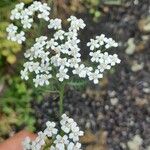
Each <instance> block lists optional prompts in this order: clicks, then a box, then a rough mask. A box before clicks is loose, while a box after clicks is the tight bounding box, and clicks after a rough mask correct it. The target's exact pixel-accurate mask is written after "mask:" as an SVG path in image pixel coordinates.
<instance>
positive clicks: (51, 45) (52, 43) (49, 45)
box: [46, 39, 58, 49]
mask: <svg viewBox="0 0 150 150" xmlns="http://www.w3.org/2000/svg"><path fill="white" fill-rule="evenodd" d="M56 46H58V43H57V42H56V41H55V40H54V39H51V40H50V41H47V44H46V48H47V49H49V48H51V49H55V48H56Z"/></svg>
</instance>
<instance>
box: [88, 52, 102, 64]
mask: <svg viewBox="0 0 150 150" xmlns="http://www.w3.org/2000/svg"><path fill="white" fill-rule="evenodd" d="M89 55H90V56H91V61H92V62H99V59H100V57H101V55H102V54H101V51H100V50H98V51H96V52H90V54H89Z"/></svg>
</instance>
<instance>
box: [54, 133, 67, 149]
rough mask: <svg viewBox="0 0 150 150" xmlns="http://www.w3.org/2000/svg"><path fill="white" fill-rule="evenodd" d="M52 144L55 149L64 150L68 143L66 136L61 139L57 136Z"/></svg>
mask: <svg viewBox="0 0 150 150" xmlns="http://www.w3.org/2000/svg"><path fill="white" fill-rule="evenodd" d="M54 143H55V144H56V148H58V149H59V150H65V145H67V144H68V143H69V141H68V136H67V135H64V136H63V137H62V136H60V135H57V136H56V140H55V141H54Z"/></svg>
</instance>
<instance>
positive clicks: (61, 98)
mask: <svg viewBox="0 0 150 150" xmlns="http://www.w3.org/2000/svg"><path fill="white" fill-rule="evenodd" d="M64 88H65V84H62V85H61V86H60V91H59V115H60V117H61V115H62V114H63V111H64V110H63V107H64V105H63V99H64Z"/></svg>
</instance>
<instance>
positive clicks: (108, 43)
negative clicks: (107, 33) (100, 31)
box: [105, 38, 118, 49]
mask: <svg viewBox="0 0 150 150" xmlns="http://www.w3.org/2000/svg"><path fill="white" fill-rule="evenodd" d="M105 43H106V45H105V48H106V49H108V48H110V47H118V43H116V42H115V41H114V40H113V39H112V38H108V39H107V38H105Z"/></svg>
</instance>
